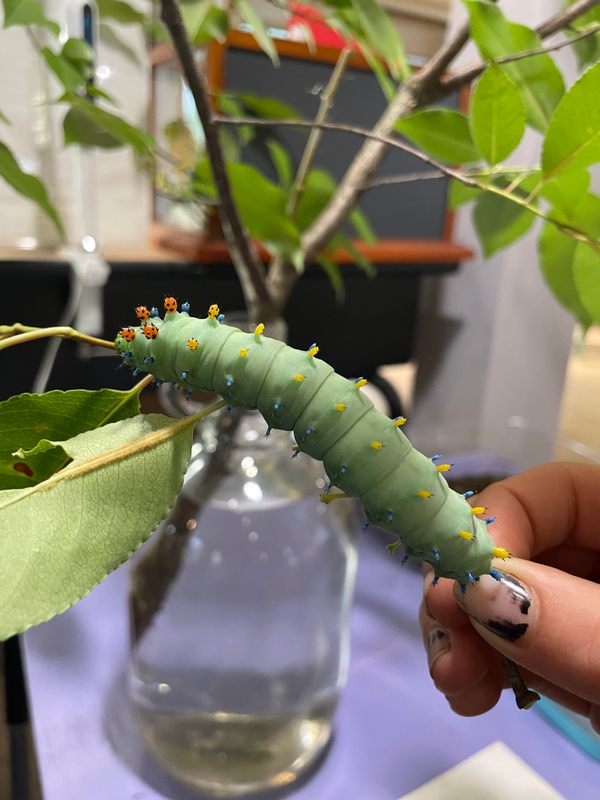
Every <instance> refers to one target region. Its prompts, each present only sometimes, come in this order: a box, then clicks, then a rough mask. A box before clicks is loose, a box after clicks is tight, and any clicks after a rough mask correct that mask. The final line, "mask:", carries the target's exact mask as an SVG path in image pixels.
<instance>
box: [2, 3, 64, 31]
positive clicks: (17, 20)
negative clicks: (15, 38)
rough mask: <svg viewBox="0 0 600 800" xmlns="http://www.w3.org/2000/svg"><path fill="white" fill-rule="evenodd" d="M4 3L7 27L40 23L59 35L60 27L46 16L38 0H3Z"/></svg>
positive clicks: (5, 25)
mask: <svg viewBox="0 0 600 800" xmlns="http://www.w3.org/2000/svg"><path fill="white" fill-rule="evenodd" d="M2 5H3V7H4V27H5V28H11V27H13V26H14V25H39V26H40V27H41V28H46V29H47V30H49V31H50V32H51V33H53V34H54V35H55V36H58V35H59V33H60V27H59V26H58V25H57V24H56V22H52V20H49V19H48V18H47V17H46V16H45V14H44V9H43V7H42V5H41V3H38V2H37V0H2Z"/></svg>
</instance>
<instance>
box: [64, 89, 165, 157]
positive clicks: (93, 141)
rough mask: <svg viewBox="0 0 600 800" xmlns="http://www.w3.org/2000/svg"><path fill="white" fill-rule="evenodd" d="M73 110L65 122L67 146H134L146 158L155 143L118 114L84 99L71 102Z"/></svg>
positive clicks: (73, 96)
mask: <svg viewBox="0 0 600 800" xmlns="http://www.w3.org/2000/svg"><path fill="white" fill-rule="evenodd" d="M68 102H70V104H71V109H70V111H69V112H68V113H67V115H66V117H65V119H64V121H63V131H64V136H65V145H69V144H82V145H86V146H96V147H104V148H112V147H119V146H121V145H130V146H131V147H133V149H134V150H135V151H136V153H139V154H142V155H146V154H147V153H148V152H149V151H150V150H151V149H152V147H153V143H154V140H153V138H152V136H150V134H149V133H146V131H143V130H141V128H136V127H135V126H134V125H131V124H130V123H129V122H126V121H125V120H124V119H122V118H121V117H118V116H117V115H116V114H111V113H110V112H109V111H105V110H104V109H102V108H99V107H98V106H97V105H94V104H93V103H90V101H89V100H86V99H85V98H83V97H77V96H75V95H71V96H70V97H69V98H68Z"/></svg>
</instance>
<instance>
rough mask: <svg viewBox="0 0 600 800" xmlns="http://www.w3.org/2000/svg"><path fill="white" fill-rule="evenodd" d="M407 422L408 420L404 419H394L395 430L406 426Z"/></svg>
mask: <svg viewBox="0 0 600 800" xmlns="http://www.w3.org/2000/svg"><path fill="white" fill-rule="evenodd" d="M407 422H408V420H407V418H406V417H396V419H395V420H393V423H394V427H395V428H401V427H402V426H403V425H406V423H407Z"/></svg>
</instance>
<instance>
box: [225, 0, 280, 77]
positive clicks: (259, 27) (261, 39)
mask: <svg viewBox="0 0 600 800" xmlns="http://www.w3.org/2000/svg"><path fill="white" fill-rule="evenodd" d="M233 6H234V8H235V9H236V10H237V11H238V12H239V14H240V16H241V18H242V19H243V20H244V22H247V23H248V25H250V26H251V28H252V35H253V36H254V38H255V39H256V41H257V42H258V44H259V45H260V46H261V48H262V49H263V50H264V52H265V53H266V54H267V55H268V56H269V58H270V59H271V61H272V62H273V64H274V66H276V67H277V66H279V55H278V54H277V49H276V48H275V45H274V43H273V40H272V39H271V37H270V36H269V34H268V32H267V29H266V28H265V26H264V24H263V21H262V19H261V18H260V16H259V15H258V14H257V13H256V11H255V10H254V8H253V6H252V4H251V3H250V2H249V0H233Z"/></svg>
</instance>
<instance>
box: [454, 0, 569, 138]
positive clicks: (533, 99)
mask: <svg viewBox="0 0 600 800" xmlns="http://www.w3.org/2000/svg"><path fill="white" fill-rule="evenodd" d="M463 2H464V4H465V6H466V7H467V11H468V12H469V18H470V24H471V36H472V37H473V39H474V40H475V43H476V44H477V47H478V48H479V51H480V53H481V55H482V56H483V57H484V58H485V59H487V60H494V59H496V58H499V57H501V56H504V55H508V54H509V53H520V52H523V51H525V50H533V49H536V48H538V47H541V46H542V42H541V40H540V37H539V36H538V34H537V33H536V32H535V31H533V30H531V28H527V27H526V26H525V25H519V24H518V23H516V22H510V21H509V20H507V19H506V17H505V16H504V14H503V13H502V11H501V9H500V8H499V7H498V6H497V5H495V4H494V3H490V2H488V1H487V0H463ZM501 69H502V70H504V71H505V72H506V74H507V75H508V76H509V77H510V78H511V79H512V80H513V81H514V83H515V84H516V85H517V87H518V89H519V90H520V91H521V94H522V97H523V100H524V102H525V109H526V114H527V121H528V122H529V124H530V125H531V126H532V127H533V128H536V129H537V130H539V131H545V130H546V128H547V126H548V123H549V121H550V117H551V116H552V113H553V111H554V109H555V107H556V105H557V103H558V101H559V100H560V98H561V97H562V95H563V92H564V82H563V79H562V75H561V73H560V70H559V69H558V67H557V66H556V64H555V63H554V61H553V60H552V59H551V58H550V56H549V55H548V54H547V53H544V54H542V55H538V56H533V57H531V58H523V59H520V60H519V61H514V62H512V63H510V64H503V65H502V67H501Z"/></svg>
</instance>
